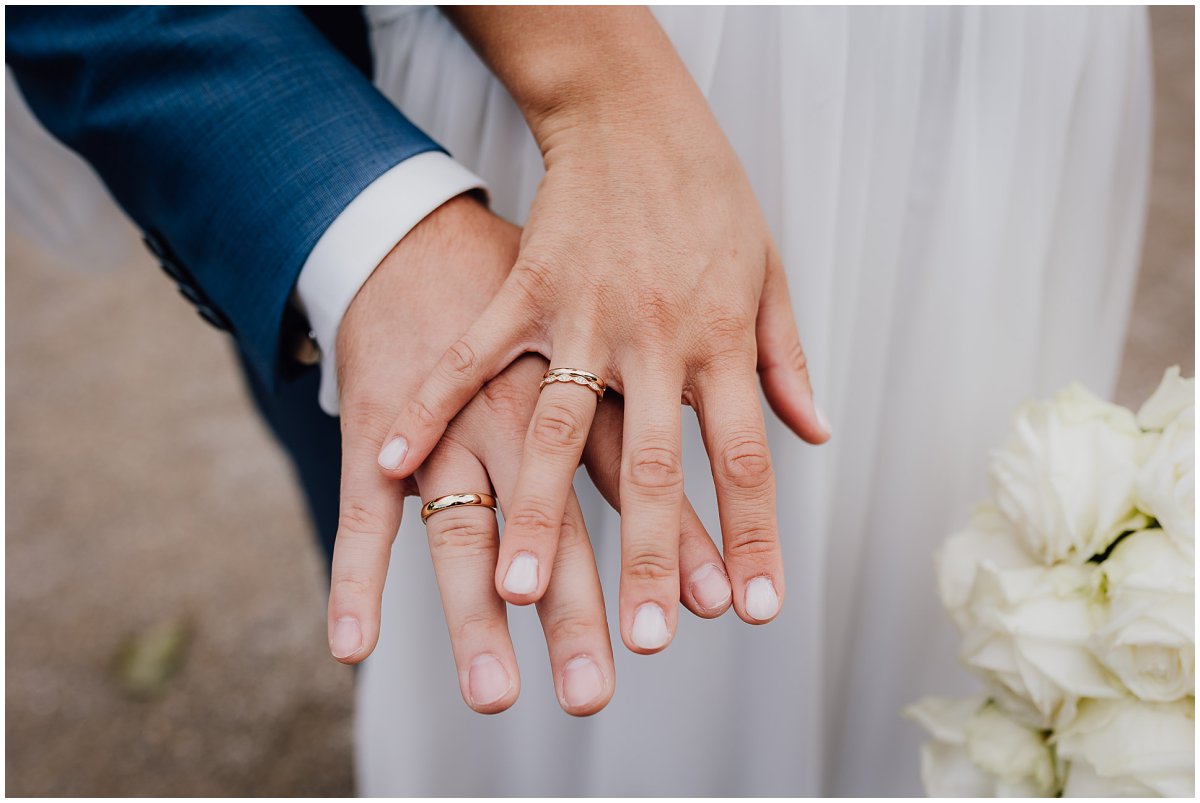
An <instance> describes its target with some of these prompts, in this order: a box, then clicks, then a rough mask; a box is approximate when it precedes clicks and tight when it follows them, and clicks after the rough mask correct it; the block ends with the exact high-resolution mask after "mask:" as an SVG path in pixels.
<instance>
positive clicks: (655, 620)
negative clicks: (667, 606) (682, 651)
mask: <svg viewBox="0 0 1200 803" xmlns="http://www.w3.org/2000/svg"><path fill="white" fill-rule="evenodd" d="M631 635H632V637H633V643H634V644H636V645H637V646H639V647H641V648H642V649H643V650H657V649H658V648H659V647H661V646H663V645H664V644H666V643H667V642H668V641H670V640H671V633H670V631H669V630H667V617H665V616H664V615H663V611H662V608H660V607H658V606H657V605H655V604H654V603H653V602H648V603H646V604H645V605H643V606H642V607H640V608H638V609H637V614H636V615H635V616H634V617H633V633H632V634H631Z"/></svg>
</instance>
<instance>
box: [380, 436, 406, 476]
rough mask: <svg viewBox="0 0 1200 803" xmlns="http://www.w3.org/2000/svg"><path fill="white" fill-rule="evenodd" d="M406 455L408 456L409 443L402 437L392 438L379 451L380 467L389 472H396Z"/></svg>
mask: <svg viewBox="0 0 1200 803" xmlns="http://www.w3.org/2000/svg"><path fill="white" fill-rule="evenodd" d="M406 454H408V441H406V440H404V438H403V437H401V436H397V437H395V438H392V439H391V440H390V441H388V442H387V444H386V445H385V446H384V447H383V448H382V449H380V450H379V465H381V466H383V467H384V468H386V469H387V470H389V471H395V470H396V469H398V468H400V464H401V463H403V462H404V455H406Z"/></svg>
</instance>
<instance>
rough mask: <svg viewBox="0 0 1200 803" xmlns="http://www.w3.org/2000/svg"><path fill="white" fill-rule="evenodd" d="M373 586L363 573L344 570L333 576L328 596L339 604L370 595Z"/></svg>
mask: <svg viewBox="0 0 1200 803" xmlns="http://www.w3.org/2000/svg"><path fill="white" fill-rule="evenodd" d="M372 590H373V586H372V584H371V581H370V580H369V579H368V578H367V577H366V576H364V575H361V574H358V573H355V572H344V573H341V574H339V575H338V576H337V577H335V578H333V582H332V584H331V585H330V596H331V597H333V598H334V599H336V600H339V602H340V603H341V604H345V603H346V602H347V601H357V600H362V599H367V598H369V597H370V596H371V592H372Z"/></svg>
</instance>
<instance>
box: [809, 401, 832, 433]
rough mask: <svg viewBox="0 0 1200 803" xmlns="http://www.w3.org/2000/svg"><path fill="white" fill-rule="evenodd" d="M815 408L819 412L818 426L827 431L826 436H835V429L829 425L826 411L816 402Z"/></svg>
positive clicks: (814, 403)
mask: <svg viewBox="0 0 1200 803" xmlns="http://www.w3.org/2000/svg"><path fill="white" fill-rule="evenodd" d="M813 407H814V408H815V409H816V411H817V425H818V426H819V427H821V429H823V430H825V434H826V435H832V434H833V427H832V426H830V424H829V417H828V416H826V415H825V411H824V410H822V409H821V406H820V405H818V404H817V403H816V402H813Z"/></svg>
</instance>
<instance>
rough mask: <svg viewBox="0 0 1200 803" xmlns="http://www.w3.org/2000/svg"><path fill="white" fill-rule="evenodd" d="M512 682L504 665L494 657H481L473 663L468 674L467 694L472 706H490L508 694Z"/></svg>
mask: <svg viewBox="0 0 1200 803" xmlns="http://www.w3.org/2000/svg"><path fill="white" fill-rule="evenodd" d="M511 688H512V681H511V680H509V678H508V672H506V671H505V669H504V664H502V663H500V661H499V659H497V658H496V656H494V655H481V656H479V657H478V658H476V659H475V660H474V661H472V662H471V668H470V670H469V671H468V672H467V693H468V694H470V695H471V703H472V705H488V704H489V703H494V702H496V701H497V700H499V699H500V698H501V697H503V696H504V695H506V694H508V690H509V689H511Z"/></svg>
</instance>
